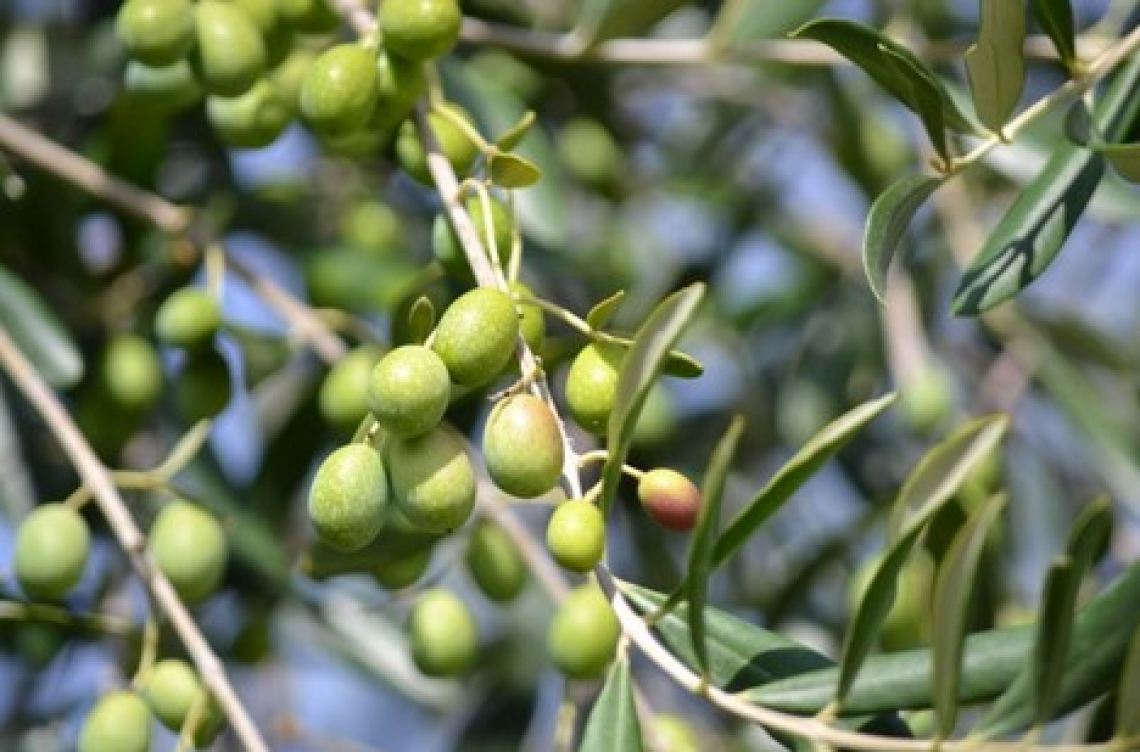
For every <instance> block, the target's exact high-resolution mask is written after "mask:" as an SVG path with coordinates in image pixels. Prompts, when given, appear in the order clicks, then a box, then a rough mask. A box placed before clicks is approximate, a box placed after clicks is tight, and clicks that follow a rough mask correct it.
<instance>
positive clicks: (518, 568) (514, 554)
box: [463, 522, 526, 603]
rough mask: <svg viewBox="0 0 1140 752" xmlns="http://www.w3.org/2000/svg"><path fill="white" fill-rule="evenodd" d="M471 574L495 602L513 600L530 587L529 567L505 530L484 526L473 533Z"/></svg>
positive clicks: (469, 554) (468, 559) (470, 540)
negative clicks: (528, 583)
mask: <svg viewBox="0 0 1140 752" xmlns="http://www.w3.org/2000/svg"><path fill="white" fill-rule="evenodd" d="M463 560H464V563H465V564H466V566H467V572H468V573H469V574H470V575H471V579H473V580H475V584H476V585H478V586H479V590H480V591H482V593H483V594H484V595H486V596H487V597H488V598H490V599H491V600H493V601H498V602H500V603H501V602H505V601H509V600H512V599H513V598H514V597H515V596H517V595H518V594H519V592H521V591H522V589H523V586H524V585H525V584H526V563H525V562H523V559H522V555H521V554H519V550H518V547H517V546H515V544H514V541H512V540H511V538H510V536H509V535H507V534H506V533H505V532H504V531H503V529H502V528H501V527H499V526H498V525H495V524H493V523H491V522H481V523H479V524H478V525H476V526H475V529H474V530H472V531H471V537H470V538H468V539H467V551H466V553H465V555H464V559H463Z"/></svg>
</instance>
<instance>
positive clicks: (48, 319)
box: [0, 267, 83, 389]
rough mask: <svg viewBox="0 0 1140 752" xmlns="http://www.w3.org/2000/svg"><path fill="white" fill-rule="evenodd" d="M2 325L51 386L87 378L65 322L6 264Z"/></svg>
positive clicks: (0, 293)
mask: <svg viewBox="0 0 1140 752" xmlns="http://www.w3.org/2000/svg"><path fill="white" fill-rule="evenodd" d="M0 327H3V328H4V330H5V331H6V332H7V333H8V336H9V337H11V338H12V342H13V343H14V344H15V345H16V347H18V348H19V349H20V351H21V352H23V354H24V357H26V358H27V359H28V360H29V361H31V363H32V365H33V366H35V368H36V370H37V371H38V372H39V375H40V377H41V378H43V380H44V381H46V382H47V383H48V384H50V385H51V386H53V387H56V388H58V389H65V388H67V387H70V386H74V385H75V384H77V383H79V380H80V379H81V378H83V357H82V356H81V355H80V353H79V348H78V347H76V345H75V342H74V341H72V339H71V335H70V334H69V333H68V330H67V328H66V327H65V326H64V325H63V322H61V321H60V320H59V319H58V318H57V317H56V315H55V313H54V312H53V311H52V309H51V307H50V306H49V305H47V304H46V303H45V302H44V301H43V299H42V298H40V296H39V294H37V293H36V291H35V290H33V289H32V288H31V287H29V286H28V285H27V284H25V283H24V281H23V280H21V279H20V278H19V277H17V276H15V275H14V274H12V273H11V272H9V271H8V270H7V269H5V268H4V267H0Z"/></svg>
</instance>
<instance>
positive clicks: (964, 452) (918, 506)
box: [890, 415, 1009, 538]
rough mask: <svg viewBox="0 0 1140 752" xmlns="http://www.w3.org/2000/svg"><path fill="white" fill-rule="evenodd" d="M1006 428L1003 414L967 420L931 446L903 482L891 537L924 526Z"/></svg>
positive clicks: (991, 449)
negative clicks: (967, 421)
mask: <svg viewBox="0 0 1140 752" xmlns="http://www.w3.org/2000/svg"><path fill="white" fill-rule="evenodd" d="M1008 426H1009V419H1008V418H1006V417H1005V416H1004V415H987V416H984V417H981V418H978V419H976V420H973V421H970V422H969V423H967V424H966V425H964V426H962V427H961V428H959V429H958V430H957V431H955V432H954V433H953V434H951V435H950V436H949V437H948V438H946V439H944V440H943V441H941V442H940V443H938V444H937V445H935V446H934V447H933V448H932V449H931V450H930V451H929V452H927V453H926V455H925V456H924V457H923V458H922V459H921V460H920V461H919V463H918V464H917V465H916V466H915V468H914V470H913V471H911V474H910V475H909V476H908V477H907V479H906V481H905V482H904V483H903V487H902V490H901V491H899V496H898V499H896V500H895V505H894V507H893V508H892V510H891V525H890V527H891V535H892V537H894V538H898V537H901V536H904V535H906V534H908V533H909V532H911V531H913V530H916V529H918V528H921V527H922V526H924V525H925V524H926V523H927V522H928V521H929V520H930V518H931V517H933V516H934V514H935V513H936V512H937V511H938V510H939V509H941V508H942V505H943V504H945V503H946V502H947V501H948V500H950V499H951V498H952V497H953V496H954V494H956V493H957V492H958V489H959V488H961V487H962V484H963V483H964V482H965V481H966V479H967V478H968V477H969V476H970V473H971V471H973V470H974V468H976V467H977V466H978V465H979V464H980V463H981V462H983V461H984V460H985V459H986V457H987V456H988V455H989V454H990V452H992V451H994V449H995V448H996V447H997V445H998V442H1000V441H1001V439H1002V436H1004V435H1005V431H1006V428H1008Z"/></svg>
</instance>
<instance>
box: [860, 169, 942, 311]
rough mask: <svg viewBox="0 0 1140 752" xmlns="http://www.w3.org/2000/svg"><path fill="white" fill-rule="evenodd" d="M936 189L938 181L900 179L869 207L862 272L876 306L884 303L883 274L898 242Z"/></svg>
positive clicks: (935, 179)
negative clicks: (875, 300)
mask: <svg viewBox="0 0 1140 752" xmlns="http://www.w3.org/2000/svg"><path fill="white" fill-rule="evenodd" d="M940 185H942V180H941V179H940V178H933V177H929V176H927V175H904V176H903V177H901V178H899V179H898V180H896V181H895V182H894V183H892V184H891V186H890V187H889V188H887V190H885V191H883V193H882V194H880V195H879V197H878V198H877V199H875V203H873V204H871V212H870V214H869V215H868V216H867V228H866V230H865V232H864V233H863V272H864V273H865V274H866V275H867V282H868V283H869V284H870V285H871V292H872V293H874V294H875V297H876V298H878V299H879V302H880V303H882V302H884V297H883V296H884V295H886V289H887V271H888V270H889V269H890V266H891V260H892V259H893V258H894V256H895V249H896V248H897V247H898V244H899V240H901V239H902V235H903V233H904V232H906V228H907V225H909V224H910V221H911V219H912V218H914V214H915V212H917V211H918V208H919V207H920V206H922V204H923V202H925V201H926V199H928V198H929V197H930V194H932V193H934V191H935V190H937V188H938V186H940Z"/></svg>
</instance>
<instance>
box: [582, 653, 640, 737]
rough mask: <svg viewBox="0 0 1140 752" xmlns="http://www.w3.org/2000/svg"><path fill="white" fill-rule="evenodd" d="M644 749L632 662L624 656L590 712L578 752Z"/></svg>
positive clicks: (612, 668)
mask: <svg viewBox="0 0 1140 752" xmlns="http://www.w3.org/2000/svg"><path fill="white" fill-rule="evenodd" d="M642 748H643V747H642V743H641V724H639V723H638V720H637V707H636V706H635V705H634V700H633V684H632V682H631V680H630V675H629V659H628V658H627V657H626V656H625V655H624V654H623V655H621V656H619V657H618V659H617V660H616V661H614V664H613V666H611V667H610V673H609V676H607V677H606V683H605V686H604V687H602V692H601V694H599V695H598V699H597V700H595V701H594V707H593V709H592V710H590V717H589V719H588V720H587V721H586V731H585V733H584V734H583V737H582V744H581V746H580V747H578V749H579V750H580V752H619V751H620V752H624V751H625V750H632V751H633V752H637V751H638V750H640V749H642Z"/></svg>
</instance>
